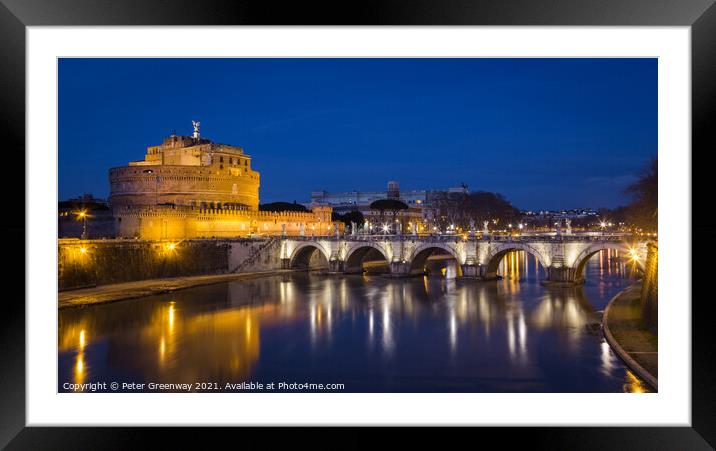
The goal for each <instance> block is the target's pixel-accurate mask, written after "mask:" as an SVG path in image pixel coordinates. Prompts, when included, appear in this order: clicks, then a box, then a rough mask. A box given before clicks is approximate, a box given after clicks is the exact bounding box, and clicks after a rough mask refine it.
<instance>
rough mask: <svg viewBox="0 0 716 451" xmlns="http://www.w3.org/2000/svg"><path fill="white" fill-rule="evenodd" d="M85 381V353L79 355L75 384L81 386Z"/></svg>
mask: <svg viewBox="0 0 716 451" xmlns="http://www.w3.org/2000/svg"><path fill="white" fill-rule="evenodd" d="M84 380H85V360H84V353H82V352H80V353H79V354H77V363H76V364H75V383H76V384H81V383H83V382H84Z"/></svg>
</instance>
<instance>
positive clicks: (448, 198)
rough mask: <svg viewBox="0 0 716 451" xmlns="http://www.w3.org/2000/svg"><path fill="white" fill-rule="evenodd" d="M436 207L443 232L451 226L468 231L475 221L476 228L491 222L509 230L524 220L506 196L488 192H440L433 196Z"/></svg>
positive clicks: (437, 217)
mask: <svg viewBox="0 0 716 451" xmlns="http://www.w3.org/2000/svg"><path fill="white" fill-rule="evenodd" d="M432 204H433V206H434V207H435V210H436V211H435V213H436V214H435V216H436V220H437V223H438V225H439V226H440V228H441V229H445V228H446V227H447V226H448V225H451V224H452V225H455V226H457V227H461V228H463V229H468V228H469V226H470V220H471V219H472V220H473V221H474V222H475V227H476V228H478V225H479V224H481V222H482V221H490V223H491V224H493V225H492V226H493V227H494V224H495V222H496V223H497V224H500V225H505V226H506V225H507V224H509V223H510V222H512V223H516V222H518V220H519V219H520V217H521V214H520V211H519V210H518V209H517V208H515V207H514V206H512V204H511V203H510V202H509V201H508V200H507V199H505V197H504V196H503V195H502V194H499V193H490V192H487V191H474V192H472V193H467V192H460V193H454V192H453V193H450V192H446V191H438V192H434V193H432Z"/></svg>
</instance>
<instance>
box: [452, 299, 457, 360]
mask: <svg viewBox="0 0 716 451" xmlns="http://www.w3.org/2000/svg"><path fill="white" fill-rule="evenodd" d="M455 349H457V318H455V310H454V309H453V310H452V311H451V313H450V350H451V351H453V352H455Z"/></svg>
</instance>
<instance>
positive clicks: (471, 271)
mask: <svg viewBox="0 0 716 451" xmlns="http://www.w3.org/2000/svg"><path fill="white" fill-rule="evenodd" d="M481 266H482V265H477V264H476V263H465V264H464V265H460V267H461V268H462V276H463V277H468V278H473V279H476V278H478V277H480V267H481Z"/></svg>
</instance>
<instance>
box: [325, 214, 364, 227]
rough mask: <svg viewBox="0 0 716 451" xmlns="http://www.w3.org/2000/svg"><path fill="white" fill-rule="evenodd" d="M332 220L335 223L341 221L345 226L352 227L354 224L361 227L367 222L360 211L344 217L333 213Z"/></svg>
mask: <svg viewBox="0 0 716 451" xmlns="http://www.w3.org/2000/svg"><path fill="white" fill-rule="evenodd" d="M331 219H332V220H333V221H341V222H342V223H343V224H345V225H351V223H352V222H355V223H356V224H358V225H361V224H363V221H364V220H365V218H364V217H363V213H361V212H360V211H349V212H348V213H345V214H342V215H341V214H339V213H336V212H333V213H331Z"/></svg>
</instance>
